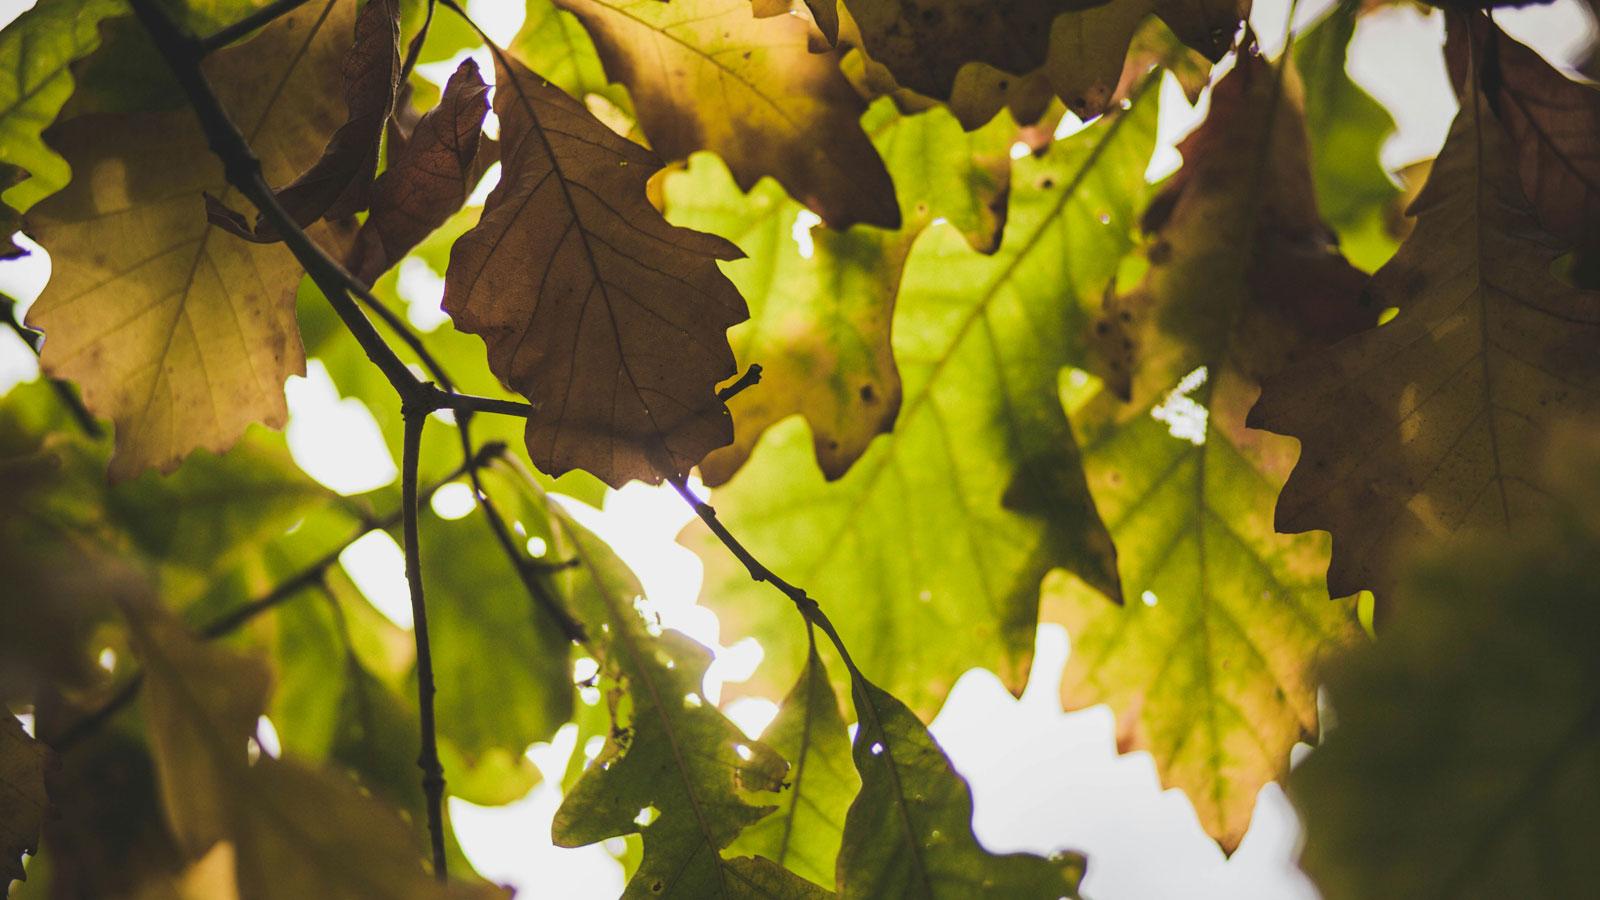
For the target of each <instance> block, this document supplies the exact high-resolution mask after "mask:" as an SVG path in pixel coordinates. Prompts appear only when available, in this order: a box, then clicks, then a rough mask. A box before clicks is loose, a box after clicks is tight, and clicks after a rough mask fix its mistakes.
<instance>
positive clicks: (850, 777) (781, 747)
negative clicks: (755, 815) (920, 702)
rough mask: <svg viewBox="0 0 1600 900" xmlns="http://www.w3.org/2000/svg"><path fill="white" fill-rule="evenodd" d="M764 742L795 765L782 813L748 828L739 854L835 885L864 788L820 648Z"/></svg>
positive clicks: (736, 844) (737, 845) (741, 837)
mask: <svg viewBox="0 0 1600 900" xmlns="http://www.w3.org/2000/svg"><path fill="white" fill-rule="evenodd" d="M761 742H762V743H764V744H766V745H767V746H769V747H771V748H772V749H773V750H775V751H777V752H778V753H779V754H780V755H782V756H783V758H784V759H786V760H788V761H789V772H788V774H787V775H786V776H785V778H784V788H783V790H782V791H780V792H779V794H778V800H777V804H778V810H777V812H774V813H773V814H772V815H769V816H767V817H766V818H764V819H762V820H761V821H759V822H757V823H755V824H754V825H751V826H750V827H749V828H747V829H745V831H744V833H743V834H741V835H739V839H738V840H737V841H735V842H734V844H733V846H732V847H731V848H730V849H731V850H732V852H736V853H738V852H743V853H749V854H751V855H753V856H764V857H766V858H767V859H770V860H772V861H773V862H776V863H778V864H779V865H782V866H784V867H785V868H787V869H789V870H790V871H792V872H794V873H795V874H797V875H799V876H801V877H802V878H806V879H808V880H810V881H813V882H816V883H817V884H828V885H831V884H833V883H834V881H835V871H836V867H835V862H836V861H837V858H838V855H839V842H840V841H841V840H842V839H843V837H844V821H845V814H846V812H848V810H849V809H850V802H851V800H853V799H854V798H855V795H856V792H857V791H858V790H860V788H861V778H860V776H859V775H857V774H856V772H855V769H854V767H853V766H852V765H851V762H850V735H849V732H848V731H846V729H845V723H844V717H843V716H842V715H841V714H840V712H839V698H838V696H837V695H835V694H834V692H833V684H832V682H831V681H829V679H828V670H827V668H826V667H824V666H823V664H822V658H821V657H820V656H818V655H817V652H816V648H815V646H813V647H812V649H811V653H810V655H809V656H808V657H807V658H806V667H805V669H804V670H803V671H801V673H800V680H799V681H797V682H795V685H794V688H793V689H792V690H790V691H789V695H788V696H787V697H785V698H784V701H783V705H782V706H781V707H779V709H778V717H777V718H775V719H773V720H772V724H771V725H769V726H767V730H766V731H764V732H762V733H761Z"/></svg>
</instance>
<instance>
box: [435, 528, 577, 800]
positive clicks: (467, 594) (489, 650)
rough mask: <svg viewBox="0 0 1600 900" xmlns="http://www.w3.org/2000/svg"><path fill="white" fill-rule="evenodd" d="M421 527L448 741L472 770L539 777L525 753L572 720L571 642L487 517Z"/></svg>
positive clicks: (440, 708)
mask: <svg viewBox="0 0 1600 900" xmlns="http://www.w3.org/2000/svg"><path fill="white" fill-rule="evenodd" d="M420 519H421V522H420V525H421V530H422V534H421V538H422V554H423V556H422V571H423V580H424V583H425V585H426V590H427V600H428V624H429V630H430V633H431V634H432V637H433V670H434V677H435V681H436V683H437V684H438V689H439V694H438V696H437V698H436V700H435V707H436V709H437V715H438V723H439V733H440V734H442V735H444V736H446V737H448V738H450V740H451V742H452V743H453V744H454V745H455V747H456V749H458V750H459V751H460V752H461V753H462V754H463V755H464V756H465V757H466V760H467V761H468V762H469V763H470V764H474V765H475V764H476V763H477V761H478V760H479V759H480V758H482V757H491V758H495V759H494V761H495V764H496V766H497V767H500V768H505V767H510V768H514V769H522V770H526V771H527V772H528V773H530V774H532V773H533V772H534V771H535V770H534V769H533V768H532V763H530V762H528V760H527V759H526V757H524V755H523V754H524V752H525V751H526V750H527V749H528V747H529V746H530V745H532V744H534V743H536V742H538V741H548V740H549V739H550V737H551V735H553V734H554V733H555V731H556V729H557V728H560V727H561V725H562V723H564V722H566V721H567V720H568V719H569V718H571V717H572V695H573V686H572V674H571V672H572V670H571V664H570V661H569V658H568V656H569V654H568V649H569V647H570V646H571V643H570V641H568V639H567V637H566V635H564V634H563V633H562V631H561V627H560V624H559V623H558V622H556V621H555V620H554V619H553V618H552V617H551V616H550V614H549V613H548V612H546V611H545V610H544V609H542V608H541V607H539V606H538V605H536V604H535V603H534V601H533V599H532V598H531V597H530V596H529V595H528V591H527V590H526V589H525V588H524V587H523V584H522V582H521V581H520V580H519V578H518V575H517V573H516V570H515V568H514V567H513V565H512V563H511V561H510V560H508V559H507V558H506V554H505V552H504V551H503V549H502V548H501V546H500V544H499V543H497V542H496V541H495V537H494V534H493V533H492V532H491V531H490V529H489V524H488V521H487V519H486V518H485V516H484V512H483V510H481V509H477V508H474V509H473V511H472V512H470V513H468V514H467V516H466V517H464V518H461V519H457V520H455V521H445V520H443V519H440V518H439V517H438V516H436V515H434V514H433V512H432V511H431V510H424V511H423V512H422V514H421V516H420ZM489 697H493V698H494V702H493V703H486V702H485V698H489ZM463 786H464V785H453V787H456V788H460V787H463ZM528 786H529V787H531V786H532V785H531V783H530V784H529V785H528ZM466 796H468V798H469V799H474V800H476V801H477V802H482V799H483V798H482V797H481V795H471V794H470V793H469V794H466ZM501 802H505V801H504V800H502V801H501Z"/></svg>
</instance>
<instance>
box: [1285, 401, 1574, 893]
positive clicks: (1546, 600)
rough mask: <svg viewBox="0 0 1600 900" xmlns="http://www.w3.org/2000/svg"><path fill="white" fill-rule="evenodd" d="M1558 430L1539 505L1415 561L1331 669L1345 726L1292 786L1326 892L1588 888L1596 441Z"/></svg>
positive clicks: (1310, 858) (1313, 869)
mask: <svg viewBox="0 0 1600 900" xmlns="http://www.w3.org/2000/svg"><path fill="white" fill-rule="evenodd" d="M1552 443H1553V444H1554V445H1555V447H1554V450H1555V452H1553V453H1552V458H1551V459H1550V460H1549V461H1548V464H1546V465H1541V466H1540V470H1541V472H1542V474H1541V476H1540V478H1539V481H1540V482H1541V483H1544V484H1547V485H1550V486H1551V489H1552V491H1553V493H1554V494H1555V496H1556V497H1557V498H1559V499H1556V500H1555V501H1553V502H1552V504H1551V506H1550V507H1549V508H1548V509H1547V510H1546V514H1545V515H1542V516H1540V517H1539V518H1537V519H1535V520H1531V521H1529V522H1527V523H1525V524H1524V525H1522V526H1520V527H1519V528H1518V529H1517V530H1515V531H1514V532H1512V533H1510V534H1504V533H1500V532H1499V530H1498V529H1495V530H1493V531H1491V532H1488V533H1477V534H1471V535H1466V534H1463V535H1462V536H1460V537H1458V538H1455V539H1452V540H1450V541H1448V542H1446V543H1445V545H1444V546H1442V547H1435V548H1432V549H1431V550H1430V551H1429V552H1428V553H1427V554H1426V555H1425V556H1424V557H1423V558H1421V559H1416V560H1411V561H1408V563H1407V565H1406V572H1405V574H1404V575H1403V576H1402V578H1401V586H1400V587H1399V588H1398V589H1397V594H1398V602H1397V603H1396V609H1395V612H1394V615H1393V616H1392V617H1391V618H1390V619H1389V620H1388V622H1387V623H1386V625H1385V627H1384V629H1383V632H1382V634H1381V635H1380V638H1379V640H1378V642H1377V643H1376V644H1373V645H1369V646H1364V647H1361V648H1358V649H1356V650H1354V651H1352V652H1351V653H1349V654H1347V655H1345V656H1343V657H1340V658H1338V659H1336V660H1333V661H1332V662H1331V663H1330V664H1329V665H1328V666H1326V667H1325V668H1324V672H1323V673H1322V674H1323V675H1324V677H1325V679H1326V683H1327V690H1328V702H1329V704H1330V706H1332V708H1333V709H1335V710H1337V712H1338V715H1339V726H1338V727H1337V728H1335V729H1332V731H1331V732H1330V733H1329V735H1328V738H1327V740H1326V741H1325V742H1324V745H1323V746H1322V747H1319V748H1318V749H1317V751H1316V752H1315V753H1312V754H1311V755H1310V756H1309V757H1307V758H1306V760H1305V762H1304V763H1303V764H1301V765H1300V766H1298V767H1297V768H1296V769H1295V771H1294V773H1293V774H1292V775H1291V776H1290V777H1289V783H1288V790H1289V797H1290V799H1291V800H1293V801H1294V804H1295V806H1296V808H1297V809H1298V810H1299V812H1300V815H1301V817H1302V818H1303V820H1304V821H1305V823H1306V824H1305V827H1306V843H1305V850H1304V855H1303V856H1302V858H1301V859H1302V864H1303V865H1304V867H1305V870H1306V872H1307V873H1308V874H1310V875H1311V876H1312V878H1313V879H1314V880H1315V882H1316V885H1317V887H1318V888H1319V889H1320V891H1321V894H1322V896H1324V897H1327V898H1329V900H1357V898H1369V897H1403V896H1410V897H1419V896H1426V897H1504V896H1512V895H1517V896H1540V897H1579V896H1583V895H1585V894H1588V893H1592V892H1593V890H1594V882H1593V878H1592V877H1591V875H1590V874H1589V869H1588V860H1589V859H1590V858H1591V857H1592V848H1593V847H1594V845H1595V841H1596V840H1600V829H1597V827H1596V826H1597V822H1596V819H1595V813H1594V811H1595V804H1596V803H1600V769H1597V767H1596V760H1597V759H1600V666H1597V665H1596V657H1595V654H1594V642H1593V635H1594V634H1595V633H1596V630H1597V629H1600V591H1597V590H1596V582H1595V580H1594V572H1595V568H1596V567H1597V566H1600V518H1597V516H1596V514H1595V513H1596V510H1600V483H1597V482H1596V479H1595V469H1594V461H1595V459H1596V457H1597V454H1600V441H1597V440H1596V435H1595V433H1594V431H1593V430H1592V427H1591V428H1589V429H1583V430H1579V429H1572V430H1571V431H1570V432H1568V433H1567V434H1564V435H1562V436H1561V438H1560V439H1558V440H1556V441H1553V442H1552Z"/></svg>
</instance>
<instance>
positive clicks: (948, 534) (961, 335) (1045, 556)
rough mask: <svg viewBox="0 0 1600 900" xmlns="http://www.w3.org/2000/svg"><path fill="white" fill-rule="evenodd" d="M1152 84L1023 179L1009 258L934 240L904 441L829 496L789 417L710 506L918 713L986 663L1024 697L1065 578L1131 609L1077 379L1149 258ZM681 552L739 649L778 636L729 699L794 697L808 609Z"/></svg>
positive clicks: (915, 307)
mask: <svg viewBox="0 0 1600 900" xmlns="http://www.w3.org/2000/svg"><path fill="white" fill-rule="evenodd" d="M1153 84H1154V82H1153V81H1146V82H1145V85H1146V87H1145V89H1144V90H1142V91H1140V92H1139V94H1138V99H1137V100H1135V102H1134V103H1133V106H1132V108H1130V109H1129V110H1127V111H1119V112H1118V113H1117V114H1115V115H1112V116H1109V117H1107V118H1106V120H1105V121H1103V122H1101V123H1097V124H1095V125H1093V126H1091V127H1089V128H1087V129H1085V130H1083V131H1082V132H1080V133H1078V134H1075V135H1073V136H1072V137H1070V138H1067V139H1065V140H1061V141H1056V142H1054V143H1052V144H1051V145H1050V146H1049V148H1048V149H1047V150H1046V151H1045V152H1044V153H1043V154H1042V155H1040V156H1038V157H1026V158H1024V159H1021V160H1017V161H1016V162H1015V163H1014V165H1013V168H1012V173H1011V189H1010V192H1009V195H1008V198H1009V199H1008V205H1007V213H1006V226H1005V234H1004V237H1003V238H1002V239H1001V242H1000V247H999V249H998V250H997V251H996V252H995V253H993V254H992V255H985V254H981V253H977V252H975V251H974V250H973V249H972V247H971V245H970V244H968V242H967V240H966V238H965V237H963V236H962V234H960V233H959V232H958V231H957V230H956V229H955V228H953V227H950V226H949V224H942V225H936V226H931V227H930V228H929V229H928V230H927V231H926V232H925V233H924V234H923V235H922V237H921V238H920V239H919V240H918V241H917V243H916V246H915V247H913V248H912V251H911V254H910V256H909V257H908V258H907V261H906V263H905V273H904V275H903V277H902V283H901V286H900V292H899V295H898V299H897V301H896V309H895V319H894V327H893V348H894V357H895V361H896V363H897V364H898V366H899V369H900V375H901V378H902V379H903V381H904V399H903V400H902V402H901V407H900V413H899V417H898V420H897V422H896V424H895V428H894V430H893V431H892V432H890V433H888V434H883V435H879V436H878V437H877V438H875V439H874V440H873V441H872V443H871V444H870V445H869V446H868V447H867V451H866V453H865V454H864V455H863V456H862V457H861V459H860V460H858V461H857V462H856V463H855V465H854V466H852V467H851V468H850V470H849V471H848V472H846V473H845V474H844V475H843V476H842V477H841V478H839V479H837V480H834V481H828V480H827V479H826V478H825V477H824V475H823V473H822V472H821V471H820V469H819V468H818V466H817V464H816V463H815V462H814V452H813V444H814V439H813V438H812V436H811V435H810V434H808V433H807V429H806V427H805V424H804V423H803V422H801V421H799V420H798V419H796V418H793V417H791V418H790V419H789V420H787V421H785V422H781V423H779V424H778V425H776V426H774V427H772V428H770V429H768V431H767V433H766V434H765V435H764V436H763V437H762V439H761V441H760V443H759V444H758V445H757V447H756V450H755V452H754V454H752V456H751V458H750V461H749V462H748V463H746V464H745V465H744V467H743V468H741V469H740V470H739V473H738V474H737V475H735V476H734V477H733V479H732V480H730V481H729V482H728V483H727V485H726V486H724V487H722V488H720V489H718V490H717V491H716V492H715V493H714V495H713V498H712V499H713V501H714V503H715V505H716V507H717V510H718V512H719V514H720V515H721V516H722V518H723V519H724V520H725V521H726V523H727V525H728V527H729V528H730V529H732V530H733V532H734V533H735V534H737V535H739V537H740V540H742V541H743V542H744V543H745V544H746V545H747V546H749V547H750V548H751V550H752V552H754V553H755V554H756V556H757V557H758V558H759V559H761V560H762V561H763V562H764V563H766V564H767V565H769V566H771V567H772V568H773V570H774V571H776V572H780V573H782V574H783V576H784V577H785V578H790V579H792V580H793V581H794V583H796V584H800V585H804V586H805V588H806V590H807V591H809V592H810V593H811V594H812V596H815V597H817V598H818V599H819V601H820V602H822V604H823V605H824V607H825V608H826V609H828V610H829V614H830V615H831V616H833V618H834V622H835V623H836V624H837V625H838V628H839V631H840V633H841V634H842V636H843V637H844V640H845V641H846V643H847V644H848V646H850V647H851V649H852V653H853V654H854V656H855V657H856V660H857V662H858V663H859V664H860V665H861V666H862V667H863V668H864V669H868V670H870V671H872V672H874V673H875V675H876V677H877V678H878V679H879V682H880V683H881V684H882V685H883V686H884V688H885V689H886V690H889V691H892V692H893V693H894V694H895V696H896V697H899V698H900V699H901V700H903V701H904V702H905V703H906V704H907V705H909V706H910V707H911V708H912V709H913V710H915V711H916V712H917V714H918V715H921V716H924V717H928V718H931V717H932V716H933V714H934V713H935V712H936V711H937V710H938V708H939V705H940V704H941V703H942V702H943V701H944V697H945V694H946V693H947V692H948V691H949V690H950V688H951V686H952V685H954V684H955V681H956V679H957V678H958V677H959V676H960V675H961V673H962V672H965V671H966V670H967V669H969V668H971V667H973V666H984V667H986V668H989V669H991V670H993V671H995V672H997V673H998V674H999V676H1000V679H1001V681H1002V683H1004V684H1005V685H1006V686H1007V687H1008V688H1010V689H1011V690H1013V691H1015V692H1017V693H1021V691H1022V687H1023V685H1024V684H1025V683H1026V681H1027V677H1028V669H1029V664H1030V661H1031V659H1032V654H1033V648H1034V632H1035V631H1036V630H1037V624H1038V602H1039V587H1040V583H1041V581H1042V579H1043V578H1044V576H1045V575H1046V573H1048V572H1049V571H1050V570H1051V569H1053V568H1058V567H1061V568H1068V569H1071V570H1073V571H1075V572H1078V573H1079V574H1080V575H1081V576H1082V577H1083V578H1084V579H1085V580H1087V581H1089V582H1091V583H1093V584H1096V585H1098V586H1100V587H1102V588H1103V589H1104V590H1105V592H1106V593H1107V594H1110V595H1113V596H1114V595H1116V594H1117V591H1118V588H1117V576H1116V553H1115V549H1114V548H1113V547H1112V545H1111V541H1110V538H1109V536H1108V535H1107V534H1106V532H1105V528H1104V525H1103V524H1102V523H1101V521H1100V517H1099V515H1098V514H1097V513H1096V512H1095V509H1094V505H1093V503H1092V502H1091V501H1090V499H1089V496H1088V488H1087V486H1086V485H1085V484H1084V481H1083V470H1082V464H1081V461H1080V459H1079V456H1078V448H1077V444H1076V442H1075V440H1074V439H1073V436H1072V431H1071V426H1070V425H1069V423H1068V421H1067V417H1066V415H1065V413H1064V411H1063V410H1062V406H1061V400H1060V376H1061V370H1062V368H1063V367H1064V366H1067V365H1070V364H1071V363H1072V362H1073V361H1075V360H1076V359H1077V358H1079V357H1081V356H1082V353H1083V341H1082V340H1081V337H1080V335H1081V334H1082V332H1084V331H1086V330H1087V329H1088V327H1089V323H1088V320H1089V318H1090V316H1091V315H1092V311H1093V310H1094V309H1096V308H1097V307H1098V304H1099V298H1100V296H1101V293H1102V291H1103V290H1104V288H1105V285H1106V283H1107V282H1108V281H1109V280H1110V279H1111V278H1112V277H1113V276H1114V275H1115V273H1116V271H1117V267H1118V264H1119V262H1120V261H1121V259H1122V257H1123V256H1125V255H1126V254H1128V253H1129V252H1130V251H1131V250H1133V248H1134V246H1135V244H1134V235H1135V229H1136V220H1137V216H1138V209H1139V208H1140V207H1141V206H1142V205H1143V203H1144V199H1145V197H1146V196H1147V195H1148V193H1149V187H1148V185H1147V183H1146V182H1145V180H1144V172H1145V168H1146V166H1147V164H1148V163H1149V160H1150V153H1151V150H1152V148H1153V146H1154V144H1155V127H1156V96H1155V91H1154V90H1153V89H1151V85H1153ZM761 389H762V388H761V387H760V386H757V387H755V388H753V389H752V390H755V391H759V390H761ZM679 541H680V542H682V543H684V544H686V545H688V546H690V547H691V548H693V549H695V550H696V551H697V553H698V554H699V555H700V557H701V559H702V560H703V561H704V562H705V565H706V576H705V592H704V594H705V602H706V603H707V605H709V606H711V607H712V608H713V609H715V611H716V613H717V616H718V618H719V619H720V620H721V622H722V627H723V628H724V629H726V632H725V633H726V634H729V635H730V636H743V635H746V634H754V635H760V636H761V638H762V646H763V648H764V650H765V659H764V661H763V663H762V665H761V668H759V669H758V670H757V671H756V674H755V677H754V678H753V679H752V680H751V681H750V682H748V683H745V684H739V685H729V686H728V690H729V691H730V692H732V691H734V690H739V691H745V690H750V691H752V692H763V693H765V694H766V695H767V696H773V695H777V694H780V693H782V692H783V691H785V690H787V689H788V687H789V685H791V684H793V683H794V679H795V677H796V675H797V674H798V673H799V672H800V669H801V667H802V666H803V665H804V663H805V657H806V651H807V643H806V641H805V640H804V637H803V635H801V634H800V633H798V631H797V630H796V629H795V628H794V627H793V616H794V613H793V611H792V610H790V609H788V608H785V607H784V606H782V605H780V604H773V603H770V602H764V601H765V600H766V599H767V594H766V589H765V586H763V585H760V584H754V583H752V582H751V581H750V578H749V575H748V574H747V573H746V572H745V571H744V570H743V569H742V568H740V567H739V566H737V565H735V564H734V563H733V561H732V560H731V558H730V557H729V556H728V555H727V553H726V551H725V550H724V548H722V547H721V546H720V545H718V544H717V542H716V541H715V540H713V539H712V536H711V535H709V534H708V533H706V531H705V529H704V528H703V527H702V526H700V525H699V524H697V523H690V526H689V528H687V529H686V530H685V531H684V533H683V534H681V535H680V536H679ZM1102 602H1104V601H1103V600H1102Z"/></svg>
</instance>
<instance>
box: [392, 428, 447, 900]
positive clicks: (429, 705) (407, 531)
mask: <svg viewBox="0 0 1600 900" xmlns="http://www.w3.org/2000/svg"><path fill="white" fill-rule="evenodd" d="M401 412H402V414H403V415H404V417H405V443H404V447H403V451H402V453H401V462H400V495H401V501H400V503H401V514H402V516H403V527H402V530H403V532H404V537H405V548H406V584H407V585H409V586H410V588H411V621H412V634H413V635H415V636H416V639H417V710H418V715H419V717H420V718H421V722H422V749H421V751H420V752H419V753H418V754H417V767H418V768H420V769H422V792H423V795H424V796H425V797H426V799H427V803H428V837H429V839H430V843H431V844H432V845H433V874H434V876H435V877H436V878H438V879H439V880H440V881H444V880H446V878H447V875H446V872H445V855H444V767H443V766H441V765H440V763H439V739H438V734H437V732H436V730H435V727H434V721H433V695H434V694H435V693H436V692H437V689H436V688H435V686H434V682H433V649H432V647H431V646H430V645H429V643H428V607H427V603H426V602H425V601H424V599H423V594H422V548H421V541H420V539H419V537H418V534H417V512H418V510H417V460H418V459H419V457H420V456H421V455H422V429H423V426H424V425H426V424H427V423H428V412H429V411H428V410H425V409H418V408H417V407H415V406H405V407H402V409H401Z"/></svg>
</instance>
